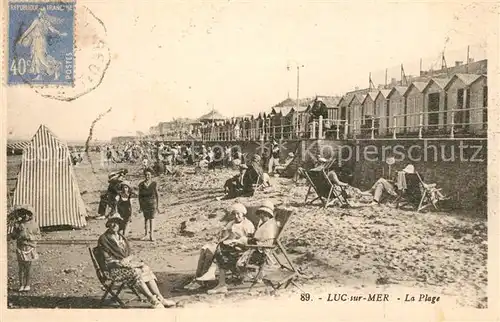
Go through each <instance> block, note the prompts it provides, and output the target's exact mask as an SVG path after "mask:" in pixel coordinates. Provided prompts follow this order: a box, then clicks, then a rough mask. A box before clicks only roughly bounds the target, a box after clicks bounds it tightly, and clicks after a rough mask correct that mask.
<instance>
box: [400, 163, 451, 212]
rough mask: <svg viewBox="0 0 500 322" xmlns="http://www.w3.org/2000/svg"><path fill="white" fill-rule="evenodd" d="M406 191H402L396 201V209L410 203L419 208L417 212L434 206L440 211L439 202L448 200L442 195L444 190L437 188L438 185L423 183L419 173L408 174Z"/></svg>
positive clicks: (406, 175)
mask: <svg viewBox="0 0 500 322" xmlns="http://www.w3.org/2000/svg"><path fill="white" fill-rule="evenodd" d="M405 177H406V187H407V188H406V190H404V191H400V192H399V196H398V197H397V199H396V208H399V207H400V205H401V203H402V202H405V201H406V202H408V203H410V204H412V205H414V206H415V207H416V208H417V212H420V211H422V210H424V209H425V208H428V207H430V206H433V207H434V209H435V210H439V208H438V205H437V204H438V202H439V201H440V200H445V199H448V198H446V197H444V196H443V195H442V194H441V190H442V189H438V188H436V186H437V184H435V183H433V184H427V183H425V182H424V181H423V179H422V177H421V176H420V174H419V173H418V172H415V173H406V174H405Z"/></svg>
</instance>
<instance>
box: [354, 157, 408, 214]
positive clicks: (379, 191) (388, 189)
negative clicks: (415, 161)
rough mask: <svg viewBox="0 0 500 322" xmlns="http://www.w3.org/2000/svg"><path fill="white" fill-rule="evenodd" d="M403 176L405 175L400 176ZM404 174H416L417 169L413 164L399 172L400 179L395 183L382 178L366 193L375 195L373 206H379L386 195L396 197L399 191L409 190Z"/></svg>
mask: <svg viewBox="0 0 500 322" xmlns="http://www.w3.org/2000/svg"><path fill="white" fill-rule="evenodd" d="M400 173H401V174H403V175H400ZM404 174H415V167H414V166H413V165H412V164H409V165H407V166H406V167H405V168H404V169H403V170H402V171H401V172H398V178H397V181H396V182H395V181H394V180H390V179H384V178H380V179H378V180H377V181H376V182H375V183H374V184H373V186H372V187H371V188H370V189H368V190H367V191H365V192H364V193H370V194H373V202H372V205H378V204H380V202H381V201H382V198H383V197H384V193H387V194H389V195H391V196H394V197H396V196H397V195H398V193H397V191H403V190H405V189H407V187H406V182H403V181H405V176H404Z"/></svg>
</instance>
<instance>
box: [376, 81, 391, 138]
mask: <svg viewBox="0 0 500 322" xmlns="http://www.w3.org/2000/svg"><path fill="white" fill-rule="evenodd" d="M390 92H391V91H390V90H389V89H382V90H380V91H379V92H378V94H377V96H376V97H375V117H377V118H378V120H379V131H378V133H379V134H381V135H386V134H387V133H389V131H388V124H389V108H388V106H389V102H388V100H387V96H388V95H389V93H390Z"/></svg>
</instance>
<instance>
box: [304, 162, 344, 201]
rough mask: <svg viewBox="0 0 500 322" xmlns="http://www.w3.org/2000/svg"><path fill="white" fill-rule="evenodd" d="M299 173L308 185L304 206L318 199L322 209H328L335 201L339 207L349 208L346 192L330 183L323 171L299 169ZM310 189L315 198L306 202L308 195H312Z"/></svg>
mask: <svg viewBox="0 0 500 322" xmlns="http://www.w3.org/2000/svg"><path fill="white" fill-rule="evenodd" d="M301 171H302V175H303V176H304V177H305V178H306V180H307V182H308V184H309V189H308V190H307V194H306V198H305V200H304V204H306V205H308V204H312V203H313V202H314V201H316V200H318V199H319V200H320V201H321V202H322V203H323V207H324V208H326V207H328V206H329V205H331V204H333V203H334V202H336V201H338V202H340V204H341V206H349V203H348V201H347V199H346V197H345V196H346V192H345V189H344V187H341V186H337V185H336V184H334V183H332V182H331V181H330V179H329V178H328V175H327V174H326V172H325V170H324V169H319V170H316V169H312V170H304V169H301ZM312 189H314V191H315V192H316V195H317V197H316V198H314V199H313V200H311V201H309V202H307V199H308V198H309V195H310V194H311V193H312V191H311V190H312ZM337 189H338V190H337ZM339 190H340V191H339Z"/></svg>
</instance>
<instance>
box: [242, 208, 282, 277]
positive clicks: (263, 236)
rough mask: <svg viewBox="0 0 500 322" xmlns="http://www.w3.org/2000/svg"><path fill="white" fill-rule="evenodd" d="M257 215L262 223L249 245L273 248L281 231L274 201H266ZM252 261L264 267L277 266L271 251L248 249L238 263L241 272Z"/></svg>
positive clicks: (259, 224)
mask: <svg viewBox="0 0 500 322" xmlns="http://www.w3.org/2000/svg"><path fill="white" fill-rule="evenodd" d="M256 214H257V216H259V217H260V221H259V223H258V225H257V229H256V231H255V234H254V236H253V238H251V239H250V240H249V241H248V243H249V244H252V245H258V246H272V245H273V244H274V242H275V240H276V237H277V236H278V231H279V226H278V222H277V221H276V219H275V217H274V204H273V203H272V201H270V200H265V201H264V202H262V204H261V206H260V207H259V208H258V209H257V212H256ZM250 259H252V260H255V261H257V262H259V263H262V264H263V265H268V266H271V265H274V264H275V262H274V260H273V257H272V253H271V252H270V251H269V249H265V248H258V249H248V250H247V251H245V252H244V253H243V254H242V255H241V257H240V258H239V259H238V262H237V263H236V266H237V267H238V270H239V271H240V272H241V271H243V268H244V267H245V266H246V264H247V263H248V261H249V260H250Z"/></svg>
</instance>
